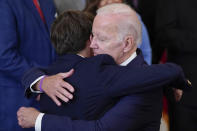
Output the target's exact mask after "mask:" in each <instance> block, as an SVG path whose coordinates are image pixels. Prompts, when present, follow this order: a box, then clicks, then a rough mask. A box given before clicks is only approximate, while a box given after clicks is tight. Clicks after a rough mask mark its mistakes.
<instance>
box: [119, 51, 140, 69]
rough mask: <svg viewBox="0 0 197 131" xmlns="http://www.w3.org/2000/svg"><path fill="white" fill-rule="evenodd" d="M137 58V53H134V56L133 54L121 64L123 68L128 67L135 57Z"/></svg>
mask: <svg viewBox="0 0 197 131" xmlns="http://www.w3.org/2000/svg"><path fill="white" fill-rule="evenodd" d="M136 56H137V53H136V52H134V53H133V54H131V56H130V57H129V58H128V59H127V60H125V61H124V62H123V63H121V64H120V65H121V66H127V65H128V64H129V63H130V62H131V61H132V60H133V59H134V58H135V57H136Z"/></svg>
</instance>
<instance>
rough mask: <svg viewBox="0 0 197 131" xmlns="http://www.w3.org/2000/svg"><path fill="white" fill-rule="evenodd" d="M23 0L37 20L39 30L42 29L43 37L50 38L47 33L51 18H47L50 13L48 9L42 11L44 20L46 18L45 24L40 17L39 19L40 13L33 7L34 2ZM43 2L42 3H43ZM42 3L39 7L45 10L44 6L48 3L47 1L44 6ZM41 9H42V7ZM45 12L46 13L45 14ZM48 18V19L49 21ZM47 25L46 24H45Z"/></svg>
mask: <svg viewBox="0 0 197 131" xmlns="http://www.w3.org/2000/svg"><path fill="white" fill-rule="evenodd" d="M24 1H25V3H26V5H27V7H28V8H29V9H30V10H31V12H32V14H33V15H34V17H35V19H36V20H37V22H38V24H39V26H40V30H42V31H43V34H44V35H45V37H46V38H47V39H50V35H49V31H50V29H49V28H50V26H49V24H51V23H52V18H51V17H50V18H49V16H48V15H50V13H51V12H50V11H47V12H46V11H44V12H43V14H44V17H46V18H47V19H46V18H45V20H46V24H45V23H44V22H43V21H42V19H41V17H40V14H39V13H38V11H37V9H36V7H35V5H34V3H33V0H24ZM40 1H42V3H43V1H44V2H45V3H47V1H46V0H40ZM45 3H44V4H45ZM44 4H42V6H43V7H41V9H42V8H44V9H45V10H46V8H47V7H46V6H48V4H49V3H47V4H46V6H45V5H44ZM40 6H41V4H40ZM42 11H43V9H42ZM46 14H47V15H46ZM49 19H50V21H49ZM46 25H47V26H46Z"/></svg>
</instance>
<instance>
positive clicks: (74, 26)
mask: <svg viewBox="0 0 197 131" xmlns="http://www.w3.org/2000/svg"><path fill="white" fill-rule="evenodd" d="M92 22H93V16H92V15H91V14H89V13H87V12H82V11H74V10H69V11H66V12H63V13H62V14H61V15H60V16H58V18H57V19H56V20H55V21H54V22H53V24H52V27H51V34H50V36H51V41H52V43H53V46H54V48H55V50H56V52H57V54H58V55H64V54H76V53H78V52H79V51H81V50H83V49H84V48H85V47H86V42H87V41H88V40H89V37H90V34H91V32H92Z"/></svg>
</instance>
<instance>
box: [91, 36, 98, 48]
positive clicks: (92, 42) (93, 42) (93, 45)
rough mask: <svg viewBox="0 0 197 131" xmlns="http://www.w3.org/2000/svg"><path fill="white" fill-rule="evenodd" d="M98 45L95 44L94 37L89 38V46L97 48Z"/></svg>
mask: <svg viewBox="0 0 197 131" xmlns="http://www.w3.org/2000/svg"><path fill="white" fill-rule="evenodd" d="M97 47H98V46H97V44H96V41H95V39H94V38H93V39H92V40H91V44H90V48H97Z"/></svg>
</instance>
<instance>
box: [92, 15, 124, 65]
mask: <svg viewBox="0 0 197 131" xmlns="http://www.w3.org/2000/svg"><path fill="white" fill-rule="evenodd" d="M90 47H91V48H92V49H93V53H94V55H98V54H108V55H111V56H112V57H113V58H114V60H115V61H116V62H117V63H118V61H119V60H120V59H121V57H122V56H123V48H124V44H122V41H121V40H120V39H119V35H118V29H117V26H116V23H115V22H114V19H113V18H112V17H109V16H96V17H95V19H94V22H93V27H92V38H91V45H90Z"/></svg>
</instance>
